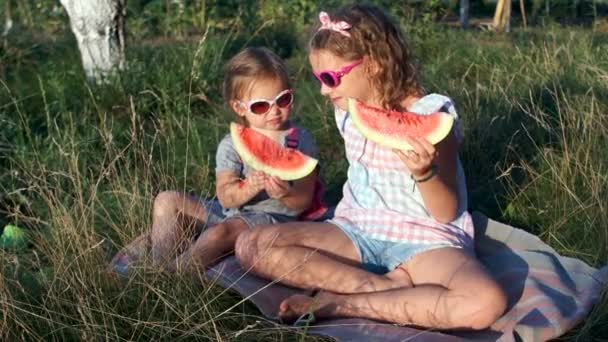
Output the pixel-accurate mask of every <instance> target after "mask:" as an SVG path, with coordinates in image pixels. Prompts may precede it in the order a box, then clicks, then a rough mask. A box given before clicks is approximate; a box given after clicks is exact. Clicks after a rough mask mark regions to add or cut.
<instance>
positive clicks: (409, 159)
mask: <svg viewBox="0 0 608 342" xmlns="http://www.w3.org/2000/svg"><path fill="white" fill-rule="evenodd" d="M411 145H412V146H413V147H414V150H415V152H416V153H417V154H418V156H416V155H412V154H408V153H407V152H405V153H404V152H401V151H398V152H397V154H398V155H399V156H400V157H401V159H402V160H403V162H404V163H405V164H406V166H408V168H409V169H410V172H411V173H412V176H413V177H414V179H424V178H426V177H428V176H429V175H431V174H432V172H434V171H433V170H432V166H433V165H435V167H436V172H437V174H435V175H433V176H432V177H431V178H429V179H428V180H426V181H423V182H418V183H416V186H417V187H418V190H419V191H420V194H421V195H422V199H423V200H424V205H425V207H426V209H427V210H428V212H429V214H430V215H431V216H432V217H433V218H435V220H437V221H438V222H441V223H449V222H452V221H453V220H454V219H456V217H457V215H458V207H459V205H458V204H459V203H458V198H459V196H458V180H457V167H458V142H457V139H456V135H455V134H454V131H452V132H450V134H449V135H448V136H447V137H446V138H445V139H444V140H442V141H441V142H439V143H438V144H437V145H436V146H433V145H431V144H430V143H429V142H428V141H426V140H421V139H418V140H413V141H412V142H411Z"/></svg>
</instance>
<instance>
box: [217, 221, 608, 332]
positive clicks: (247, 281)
mask: <svg viewBox="0 0 608 342" xmlns="http://www.w3.org/2000/svg"><path fill="white" fill-rule="evenodd" d="M473 220H474V222H475V236H476V243H475V244H476V253H477V256H478V258H479V259H480V260H481V262H482V263H483V264H484V265H485V266H486V267H487V268H488V270H489V271H490V272H491V273H492V275H493V276H494V277H495V278H496V279H497V280H498V281H499V283H500V284H503V286H504V289H505V291H506V292H507V294H508V297H509V307H508V311H507V313H506V314H505V315H504V316H503V317H502V318H501V319H499V320H498V321H497V322H496V323H495V324H494V325H493V326H492V327H491V329H488V330H486V331H480V332H461V333H458V334H447V333H441V332H437V331H429V330H419V329H415V328H410V327H403V326H396V325H392V324H385V323H380V322H375V321H372V320H367V319H359V318H351V319H332V320H323V321H320V322H318V323H317V324H315V325H313V326H311V327H310V328H309V329H308V331H309V332H310V333H312V334H320V335H325V336H330V337H333V338H335V339H337V340H339V341H386V342H390V341H462V340H468V341H470V340H480V341H521V340H523V341H546V340H548V339H551V338H555V337H558V336H560V335H562V334H563V333H565V332H566V331H568V330H569V329H571V328H572V327H574V326H575V325H576V324H577V323H579V322H580V321H581V320H583V319H584V318H585V316H586V315H587V314H588V313H589V311H590V310H591V308H592V306H593V305H594V304H595V303H596V302H597V301H598V300H599V298H600V295H601V292H602V289H603V288H605V287H606V285H607V284H608V266H605V267H603V268H601V269H599V270H597V269H595V268H593V267H590V266H588V265H587V264H586V263H584V262H583V261H581V260H578V259H573V258H567V257H563V256H560V255H559V254H557V253H556V252H555V251H554V250H553V249H552V248H551V247H549V246H547V245H546V244H545V243H543V242H542V241H541V240H540V239H538V238H537V237H536V236H534V235H531V234H529V233H527V232H525V231H523V230H520V229H517V228H513V227H511V226H508V225H505V224H502V223H499V222H496V221H492V220H489V219H488V218H487V217H485V216H484V215H483V214H481V213H478V212H475V213H473ZM206 277H207V278H208V279H209V280H212V281H215V282H217V283H218V284H220V285H221V286H223V287H226V288H230V289H234V290H235V291H237V292H238V293H240V294H241V295H242V296H243V297H245V298H247V299H249V300H251V301H252V302H253V303H254V304H255V305H256V306H257V307H258V308H259V309H260V311H261V312H262V314H263V315H264V316H266V317H267V318H270V319H275V320H276V319H277V317H276V313H277V311H278V306H279V303H280V302H281V301H282V300H283V299H284V298H286V297H288V296H290V295H292V294H295V293H298V292H300V290H297V289H293V288H289V287H287V286H284V285H281V284H276V283H272V282H269V281H267V280H265V279H261V278H259V277H256V276H254V275H251V274H249V273H247V272H245V271H244V270H243V269H242V268H241V267H240V266H239V264H238V263H237V262H236V259H235V258H234V257H230V258H228V259H226V260H224V261H223V262H221V263H219V264H218V265H216V266H215V267H213V268H212V269H211V270H210V271H209V272H207V274H206Z"/></svg>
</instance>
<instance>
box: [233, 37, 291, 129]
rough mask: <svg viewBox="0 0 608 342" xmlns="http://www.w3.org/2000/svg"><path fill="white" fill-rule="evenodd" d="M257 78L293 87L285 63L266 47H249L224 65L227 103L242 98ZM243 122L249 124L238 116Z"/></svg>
mask: <svg viewBox="0 0 608 342" xmlns="http://www.w3.org/2000/svg"><path fill="white" fill-rule="evenodd" d="M256 80H280V81H281V83H282V84H283V86H284V87H285V88H291V81H290V80H289V73H288V72H287V67H286V66H285V63H284V62H283V60H281V58H280V57H279V56H277V55H276V54H275V53H274V52H272V51H270V50H269V49H267V48H265V47H248V48H245V49H244V50H243V51H241V52H239V53H238V54H236V55H235V56H234V57H232V58H231V59H230V60H229V61H228V63H227V64H226V66H225V67H224V81H223V83H222V97H223V98H224V101H225V102H226V103H228V104H229V103H231V102H232V101H234V100H238V99H241V98H242V97H243V96H245V92H246V91H247V89H248V88H249V87H250V86H251V84H252V82H254V81H256ZM238 119H239V121H241V123H242V124H247V122H245V121H244V119H241V117H238Z"/></svg>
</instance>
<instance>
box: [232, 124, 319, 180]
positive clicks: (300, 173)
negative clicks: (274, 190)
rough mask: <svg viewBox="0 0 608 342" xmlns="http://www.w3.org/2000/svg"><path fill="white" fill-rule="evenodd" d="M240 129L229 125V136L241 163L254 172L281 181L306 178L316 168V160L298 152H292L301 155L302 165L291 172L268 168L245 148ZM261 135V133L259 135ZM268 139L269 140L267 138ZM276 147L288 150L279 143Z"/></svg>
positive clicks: (237, 126) (237, 125) (268, 166)
mask: <svg viewBox="0 0 608 342" xmlns="http://www.w3.org/2000/svg"><path fill="white" fill-rule="evenodd" d="M240 127H242V126H241V125H239V124H237V123H234V122H232V123H230V136H231V138H232V143H233V144H234V147H235V149H236V151H237V153H238V154H239V156H240V157H241V159H242V160H243V162H244V163H245V164H247V165H249V166H250V167H251V168H253V169H254V170H258V171H262V172H264V173H266V174H268V175H271V176H276V177H278V178H279V179H281V180H286V181H289V180H297V179H301V178H304V177H306V176H308V175H309V174H310V173H311V172H313V171H314V169H315V168H316V167H317V164H318V160H317V159H315V158H312V157H310V156H307V155H305V154H303V153H302V152H300V151H297V150H294V152H296V153H298V154H299V155H301V157H302V159H303V161H304V162H303V163H302V165H301V166H300V167H298V168H297V169H293V170H282V169H280V168H278V167H273V166H270V165H268V164H266V163H264V162H263V161H262V160H261V159H260V158H258V157H257V156H256V155H255V154H253V153H252V152H251V149H249V148H247V146H246V145H245V143H244V142H243V141H242V139H240V134H239V130H240V129H241V128H240ZM259 134H262V133H259ZM268 139H270V138H268ZM277 147H278V148H281V149H289V148H288V147H283V146H281V145H280V144H279V143H277Z"/></svg>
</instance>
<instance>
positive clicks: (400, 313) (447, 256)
mask: <svg viewBox="0 0 608 342" xmlns="http://www.w3.org/2000/svg"><path fill="white" fill-rule="evenodd" d="M403 267H405V268H406V271H407V272H408V273H409V275H410V276H411V278H412V281H413V283H414V287H410V288H399V289H392V290H386V291H381V292H373V293H359V294H337V293H331V292H324V293H320V294H319V295H318V296H316V297H314V298H312V297H307V296H303V295H297V296H292V297H290V298H288V299H286V300H285V301H284V302H283V303H281V306H280V312H279V314H280V315H282V316H283V317H284V318H285V319H295V318H297V317H299V316H300V315H302V314H304V313H307V312H309V311H311V310H312V311H314V312H315V316H316V317H317V318H320V317H360V318H369V319H375V320H380V321H387V322H391V323H399V324H411V325H416V326H421V327H426V328H436V329H485V328H487V327H489V326H490V325H491V324H493V323H494V322H495V321H496V320H497V319H498V318H499V317H500V316H502V314H503V313H504V312H505V310H506V307H507V299H506V295H505V293H504V292H503V290H502V289H501V288H500V286H499V285H498V284H497V283H496V282H495V281H494V280H493V279H492V278H491V277H490V276H489V275H488V274H487V272H486V271H485V270H484V268H483V266H482V265H481V264H480V263H479V262H478V261H477V260H476V259H475V257H474V256H472V255H470V254H468V253H465V252H464V251H462V250H461V249H456V248H441V249H436V250H431V251H428V252H425V253H422V254H420V255H418V256H417V257H415V258H414V259H412V261H410V262H408V263H407V265H405V266H403Z"/></svg>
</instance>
